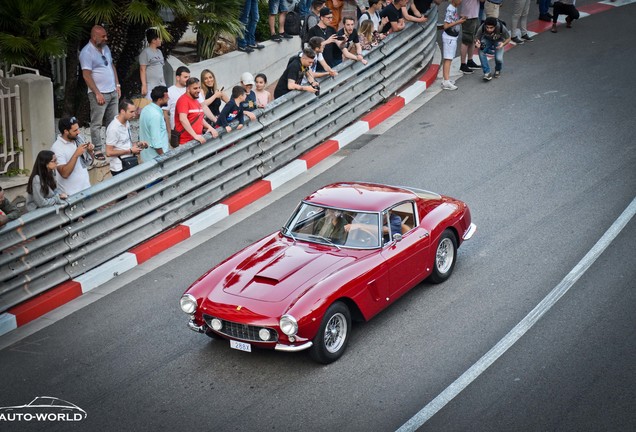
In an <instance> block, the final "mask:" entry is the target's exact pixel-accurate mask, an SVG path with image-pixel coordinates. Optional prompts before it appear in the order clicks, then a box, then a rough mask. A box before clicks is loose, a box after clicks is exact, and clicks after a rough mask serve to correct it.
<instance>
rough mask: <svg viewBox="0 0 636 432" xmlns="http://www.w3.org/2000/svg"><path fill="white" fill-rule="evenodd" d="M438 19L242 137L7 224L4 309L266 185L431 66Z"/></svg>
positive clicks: (412, 29)
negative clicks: (249, 189) (264, 181)
mask: <svg viewBox="0 0 636 432" xmlns="http://www.w3.org/2000/svg"><path fill="white" fill-rule="evenodd" d="M436 18H437V11H436V10H435V11H434V12H433V13H432V14H431V15H430V16H429V21H428V23H426V24H425V25H410V26H408V27H407V28H406V29H405V30H404V31H402V32H400V33H397V34H395V35H393V36H390V37H388V38H387V39H385V41H383V42H382V43H381V45H380V46H378V47H376V48H375V49H373V50H372V51H371V52H369V53H368V55H367V56H366V58H367V60H368V64H367V65H366V66H363V65H362V64H360V63H358V62H347V63H345V64H343V65H340V66H339V67H338V69H337V70H338V72H339V74H338V76H337V77H336V78H335V79H332V78H328V79H326V80H324V81H323V82H322V83H321V92H320V96H319V97H318V98H316V97H315V96H314V95H311V94H308V93H304V92H302V93H298V92H292V93H290V94H288V95H286V96H284V97H282V98H280V99H277V100H275V101H274V102H273V103H272V104H271V105H268V106H267V108H266V109H265V110H264V111H262V112H260V113H258V119H257V121H256V122H252V123H250V124H249V125H248V126H247V127H245V128H243V129H241V130H239V131H234V132H232V133H230V134H222V135H221V136H220V137H219V138H217V139H213V140H209V141H207V142H206V143H205V144H203V145H202V144H199V143H198V142H196V141H193V142H190V143H188V144H186V145H183V146H181V147H180V148H178V149H175V150H173V151H170V152H168V153H167V154H165V155H162V156H159V157H157V158H156V159H155V160H154V161H152V162H149V163H144V164H141V165H139V166H137V167H135V168H133V169H131V170H128V171H126V172H124V173H122V174H120V175H118V176H116V177H114V178H111V179H108V180H106V181H104V182H102V183H100V184H97V185H94V186H92V187H91V188H90V189H88V190H86V191H84V192H82V193H79V194H76V195H74V196H72V197H70V198H69V200H68V202H69V204H68V205H67V206H65V207H57V208H54V207H51V208H43V209H39V210H38V211H35V212H30V213H27V214H26V215H24V216H23V217H22V219H20V220H18V221H14V222H11V223H10V224H8V225H7V226H6V227H5V228H4V229H2V230H0V245H2V246H1V247H0V249H2V253H1V254H0V282H1V286H0V312H3V311H5V310H7V309H8V308H10V307H11V306H14V305H16V304H18V303H20V302H22V301H24V300H25V299H27V298H29V297H32V296H35V295H37V294H39V293H41V292H43V291H45V290H47V289H49V288H51V287H53V286H55V285H57V284H59V283H61V282H63V281H66V280H69V279H72V278H75V277H77V276H79V275H81V274H83V273H85V272H87V271H88V270H90V269H92V268H95V267H97V266H98V265H100V264H102V263H104V262H106V261H108V260H110V259H112V258H114V257H116V256H118V255H119V254H121V253H122V252H124V251H127V250H129V249H130V248H131V247H133V246H135V245H137V244H139V243H141V242H143V241H145V240H147V239H149V238H151V237H152V236H154V235H156V234H159V233H161V232H162V231H164V230H165V229H166V228H169V227H171V226H174V225H175V224H177V223H179V222H180V221H182V220H184V219H186V218H188V217H190V216H192V215H193V214H196V213H198V212H200V211H201V210H204V209H206V208H208V207H210V206H212V205H214V204H215V203H217V202H219V201H220V200H222V199H223V198H225V197H227V196H228V195H231V194H232V193H234V192H236V191H238V190H240V189H242V188H244V187H246V186H247V185H249V184H250V183H252V182H254V181H256V180H259V179H262V178H263V177H265V176H267V175H268V174H270V173H272V172H274V171H275V170H276V169H278V168H279V167H281V166H284V165H285V164H287V163H289V162H290V161H292V160H294V159H295V158H297V157H298V156H300V155H301V154H303V153H305V152H307V151H308V150H310V149H311V148H312V147H314V146H316V145H318V144H320V143H321V142H323V141H324V140H325V139H326V138H328V137H330V136H332V135H334V134H335V133H336V132H337V131H339V130H341V129H342V128H344V127H345V126H347V125H348V124H350V123H351V122H353V121H355V120H356V119H358V118H359V117H360V116H361V115H362V114H364V113H365V112H367V111H368V110H369V109H371V108H373V107H374V106H376V105H377V104H379V103H381V102H382V101H384V100H386V99H388V98H389V97H391V96H392V95H393V94H394V93H395V92H396V91H397V90H398V89H399V88H400V87H401V86H402V85H404V84H405V83H407V82H408V81H409V80H411V79H413V78H414V77H415V76H416V74H417V73H418V72H420V71H421V70H422V68H423V67H425V66H426V65H428V64H429V63H430V62H431V60H432V58H433V54H434V50H435V46H436V35H435V30H436ZM154 182H157V183H154ZM150 184H152V186H150V187H147V185H150ZM119 199H121V201H118V200H119ZM109 203H110V204H109ZM107 204H109V205H107ZM97 210H99V211H97Z"/></svg>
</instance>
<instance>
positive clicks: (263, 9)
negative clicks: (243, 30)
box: [256, 1, 278, 42]
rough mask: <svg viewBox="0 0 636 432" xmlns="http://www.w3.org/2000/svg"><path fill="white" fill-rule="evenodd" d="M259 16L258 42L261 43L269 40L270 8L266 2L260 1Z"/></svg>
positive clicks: (257, 27)
mask: <svg viewBox="0 0 636 432" xmlns="http://www.w3.org/2000/svg"><path fill="white" fill-rule="evenodd" d="M258 16H259V18H258V23H257V24H256V40H257V41H261V42H262V41H266V40H269V37H270V33H269V22H268V20H267V19H268V17H269V6H268V4H267V2H266V1H265V2H264V1H260V2H259V3H258ZM277 23H278V21H277Z"/></svg>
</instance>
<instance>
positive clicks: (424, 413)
mask: <svg viewBox="0 0 636 432" xmlns="http://www.w3.org/2000/svg"><path fill="white" fill-rule="evenodd" d="M635 213H636V198H634V199H633V200H632V202H631V203H630V205H629V206H628V207H627V208H626V209H625V211H623V213H622V214H621V215H620V216H619V217H618V219H616V221H615V222H614V223H613V224H612V226H611V227H610V228H609V229H608V230H607V231H606V232H605V234H603V236H602V237H601V238H600V240H599V241H598V242H596V244H595V245H594V246H593V247H592V249H590V251H589V252H588V253H587V254H586V255H585V256H584V257H583V259H582V260H581V261H579V263H578V264H577V265H576V266H575V267H574V268H573V269H572V270H571V271H570V273H568V274H567V275H566V276H565V278H563V280H562V281H561V282H560V283H559V284H558V285H557V286H556V287H554V289H553V290H552V291H551V292H550V293H549V294H548V295H547V296H546V297H545V298H544V299H543V300H542V301H541V302H540V303H539V304H538V305H537V306H536V307H535V308H534V309H533V310H532V311H530V313H529V314H528V315H526V317H525V318H524V319H522V320H521V321H520V322H519V324H517V325H516V326H515V327H514V328H513V329H512V330H510V332H509V333H508V334H507V335H506V336H504V338H503V339H501V340H500V341H499V342H498V343H497V345H495V346H494V347H493V348H492V349H491V350H490V351H488V352H487V353H486V354H485V355H484V356H483V357H482V358H480V359H479V360H478V361H477V362H476V363H475V364H473V365H472V366H471V367H470V368H469V369H468V370H467V371H466V372H464V373H463V374H462V375H461V376H460V377H459V378H457V379H456V380H455V381H454V382H453V383H452V384H451V385H449V386H448V387H446V389H445V390H444V391H443V392H441V393H440V394H439V395H438V396H437V397H436V398H435V399H433V400H432V401H431V402H429V403H428V405H426V406H425V407H424V408H422V409H421V410H420V411H419V412H418V413H417V414H415V415H414V416H413V417H411V419H410V420H409V421H407V422H406V423H404V424H403V425H402V426H401V427H400V428H399V429H398V432H407V431H414V430H417V429H418V428H420V427H421V426H422V425H423V424H424V423H426V422H427V421H428V420H429V419H430V418H431V417H433V416H434V415H435V414H436V413H437V412H438V411H440V410H441V409H442V408H444V406H446V404H448V403H449V402H450V401H451V400H453V398H455V396H457V395H458V394H459V393H461V392H462V391H463V390H464V389H465V388H466V387H468V385H469V384H470V383H472V382H473V381H474V380H475V379H476V378H477V377H479V375H481V374H482V373H483V372H484V371H485V370H486V369H488V368H489V367H490V366H491V365H492V364H493V363H494V362H495V361H496V360H497V359H498V358H499V357H501V356H502V355H503V354H504V353H505V352H506V351H507V350H508V348H510V347H511V346H512V345H514V344H515V343H516V342H517V341H518V340H519V339H521V337H522V336H523V335H524V334H525V333H526V332H527V331H528V330H530V329H531V328H532V327H533V326H534V325H535V324H536V323H537V321H539V319H541V317H542V316H543V315H544V314H545V313H546V312H548V311H549V310H550V308H552V306H554V305H555V303H556V302H557V301H559V299H560V298H561V297H563V295H565V293H567V292H568V291H569V290H570V288H571V287H572V286H573V285H574V283H575V282H576V281H577V280H579V278H580V277H581V276H582V275H583V274H584V273H585V272H586V271H587V270H588V269H589V268H590V267H591V266H592V264H594V261H596V259H597V258H598V257H599V256H600V255H601V254H602V253H603V251H604V250H605V249H606V248H607V247H608V246H609V245H610V243H612V241H613V240H614V239H615V238H616V236H618V234H619V233H620V232H621V230H622V229H623V228H624V227H625V226H626V225H627V223H628V222H629V221H630V220H631V219H632V217H633V216H634V214H635Z"/></svg>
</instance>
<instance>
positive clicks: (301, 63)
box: [274, 48, 320, 99]
mask: <svg viewBox="0 0 636 432" xmlns="http://www.w3.org/2000/svg"><path fill="white" fill-rule="evenodd" d="M314 58H316V53H315V52H314V51H313V50H312V49H311V48H305V49H303V51H302V54H301V55H300V56H299V57H294V58H293V59H292V60H291V61H290V62H289V64H288V65H287V69H285V72H283V75H281V77H280V78H279V79H278V84H276V90H274V99H278V98H279V97H281V96H284V95H286V94H287V93H289V92H290V91H292V90H300V91H306V92H308V93H313V94H316V93H317V92H319V90H320V85H319V84H318V82H317V81H316V80H315V79H314V77H313V76H312V75H311V70H310V67H311V65H312V64H313V62H314ZM304 77H307V80H308V82H309V85H302V82H303V78H304Z"/></svg>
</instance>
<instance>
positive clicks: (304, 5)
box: [298, 0, 549, 18]
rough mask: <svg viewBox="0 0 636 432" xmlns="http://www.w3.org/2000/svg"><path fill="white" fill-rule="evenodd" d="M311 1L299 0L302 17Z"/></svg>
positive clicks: (304, 15)
mask: <svg viewBox="0 0 636 432" xmlns="http://www.w3.org/2000/svg"><path fill="white" fill-rule="evenodd" d="M548 1H549V0H548ZM311 2H312V0H300V1H299V2H298V12H299V13H300V16H301V17H303V18H307V15H309V7H310V6H311Z"/></svg>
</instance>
